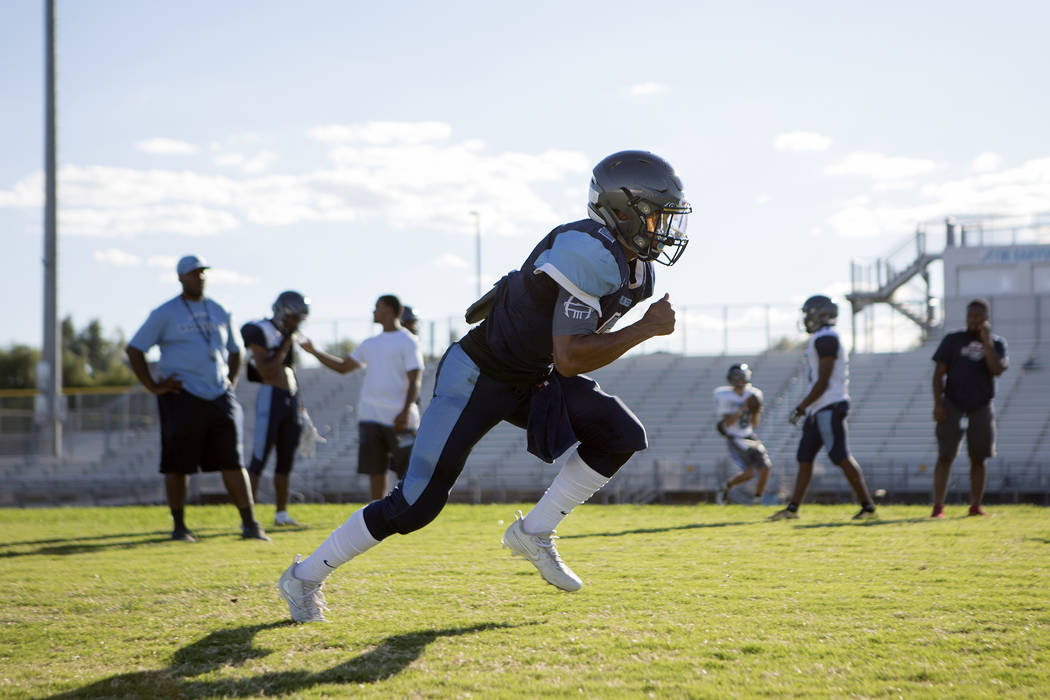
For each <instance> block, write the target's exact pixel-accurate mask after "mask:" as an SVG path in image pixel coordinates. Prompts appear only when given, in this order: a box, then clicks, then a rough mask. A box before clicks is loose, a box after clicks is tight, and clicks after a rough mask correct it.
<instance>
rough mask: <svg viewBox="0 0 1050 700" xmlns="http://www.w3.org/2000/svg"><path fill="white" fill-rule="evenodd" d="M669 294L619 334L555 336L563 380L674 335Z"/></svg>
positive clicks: (617, 332) (555, 363)
mask: <svg viewBox="0 0 1050 700" xmlns="http://www.w3.org/2000/svg"><path fill="white" fill-rule="evenodd" d="M670 299H671V295H670V294H664V296H663V298H662V299H660V300H659V301H657V302H654V303H653V304H651V305H650V306H649V308H648V309H646V311H645V315H644V316H642V318H640V319H639V320H638V321H636V322H634V323H632V324H631V325H629V326H626V327H624V328H622V329H620V330H618V331H612V332H610V333H591V334H586V335H556V336H554V367H555V369H557V370H558V374H560V375H562V376H563V377H573V376H576V375H577V374H582V373H583V372H590V371H592V370H596V369H598V368H599V367H604V366H605V365H607V364H610V363H611V362H613V361H614V360H616V359H617V358H618V357H620V356H621V355H623V354H624V353H625V352H627V351H628V350H630V349H631V348H633V347H635V346H636V345H640V344H641V343H644V342H645V341H647V340H649V339H650V338H653V337H655V336H658V335H670V334H671V333H672V332H674V309H673V308H671V301H670Z"/></svg>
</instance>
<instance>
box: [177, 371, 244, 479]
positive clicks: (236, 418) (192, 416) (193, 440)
mask: <svg viewBox="0 0 1050 700" xmlns="http://www.w3.org/2000/svg"><path fill="white" fill-rule="evenodd" d="M157 408H158V411H159V413H160V471H161V473H162V474H169V473H174V474H193V473H195V472H197V471H203V472H214V471H221V470H226V469H240V468H241V466H242V454H241V439H242V437H241V436H242V434H243V430H244V411H243V410H242V409H241V404H239V403H238V402H237V397H236V396H234V395H233V391H227V392H226V393H225V394H223V395H221V396H219V397H218V398H216V399H213V400H211V401H209V400H207V399H202V398H199V397H197V396H194V395H193V394H191V393H189V392H187V391H178V392H170V393H167V394H161V395H160V396H158V397H157Z"/></svg>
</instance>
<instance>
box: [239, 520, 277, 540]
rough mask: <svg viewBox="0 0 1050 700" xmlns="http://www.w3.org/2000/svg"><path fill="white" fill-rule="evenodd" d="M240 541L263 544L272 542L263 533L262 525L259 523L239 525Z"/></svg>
mask: <svg viewBox="0 0 1050 700" xmlns="http://www.w3.org/2000/svg"><path fill="white" fill-rule="evenodd" d="M241 539H242V540H262V541H263V542H272V541H273V540H271V539H270V536H269V535H267V534H266V532H264V531H263V529H262V525H260V524H259V523H252V524H251V525H241Z"/></svg>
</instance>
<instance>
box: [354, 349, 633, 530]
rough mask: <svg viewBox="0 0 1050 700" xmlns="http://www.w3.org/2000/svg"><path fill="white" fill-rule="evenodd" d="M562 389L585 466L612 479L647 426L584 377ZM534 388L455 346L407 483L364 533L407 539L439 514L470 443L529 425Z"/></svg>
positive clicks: (370, 512)
mask: <svg viewBox="0 0 1050 700" xmlns="http://www.w3.org/2000/svg"><path fill="white" fill-rule="evenodd" d="M561 383H562V392H563V395H564V400H565V404H566V408H567V409H568V415H569V421H570V423H571V424H572V430H573V432H574V433H575V434H576V437H577V439H578V440H579V441H580V445H579V453H580V457H581V458H582V459H583V461H584V462H585V463H586V464H587V465H588V466H589V467H590V468H591V469H594V470H595V471H596V472H598V473H600V474H602V475H604V476H608V477H611V476H612V475H613V474H615V473H616V471H617V470H618V469H619V468H620V467H621V466H623V464H624V463H625V462H626V461H627V460H628V459H629V458H630V457H631V455H632V454H634V453H635V452H637V451H638V450H643V449H645V447H646V445H647V443H646V436H645V428H644V427H643V426H642V424H641V422H640V421H639V420H638V418H637V417H636V416H635V415H634V414H633V413H632V412H631V410H630V409H629V408H627V406H625V405H624V403H623V402H622V401H620V399H618V398H617V397H615V396H611V395H609V394H606V393H605V392H604V391H602V390H601V389H600V388H599V387H598V384H597V382H595V381H594V380H593V379H591V378H589V377H586V376H582V375H580V376H576V377H570V378H562V379H561ZM530 397H531V391H529V390H527V389H521V388H515V387H512V386H509V385H506V384H503V383H501V382H498V381H496V380H494V379H492V378H491V377H488V376H487V375H485V374H482V373H481V371H480V370H479V369H478V367H477V365H476V364H474V361H473V360H471V359H470V357H468V356H467V354H466V353H465V352H464V351H463V350H462V349H461V348H460V347H459V345H458V344H456V345H453V346H452V347H451V348H449V350H448V352H446V353H445V357H444V358H443V359H442V360H441V365H440V367H439V368H438V373H437V379H436V382H435V386H434V397H433V399H431V402H430V405H429V406H428V407H427V410H426V412H425V413H424V414H423V418H422V420H421V421H420V425H419V432H418V433H417V435H416V442H415V445H414V446H413V448H412V456H411V458H410V459H409V463H408V472H407V473H406V474H405V478H404V479H402V480H401V482H400V483H399V484H398V485H397V486H396V487H395V488H394V490H393V491H392V492H391V493H390V494H389V495H388V496H386V497H385V498H383V499H380V500H378V501H374V502H373V503H370V504H369V505H368V506H366V507H365V511H364V518H365V524H366V525H367V526H368V530H369V532H370V533H371V534H372V536H373V537H374V538H376V539H377V540H382V539H385V538H387V537H389V536H390V535H392V534H394V533H395V532H399V533H401V534H407V533H409V532H413V531H415V530H418V529H420V528H422V527H423V526H425V525H427V524H428V523H430V522H431V521H432V520H433V519H434V518H436V517H437V516H438V513H440V512H441V509H442V508H444V507H445V503H446V502H447V501H448V494H449V492H450V491H451V490H452V487H453V485H454V484H455V483H456V479H457V478H459V475H460V472H462V471H463V465H464V464H465V463H466V461H467V456H468V455H469V454H470V451H471V450H472V449H473V448H474V445H476V444H477V443H478V441H479V440H480V439H481V438H482V437H484V435H485V434H486V433H487V432H488V431H490V430H492V428H494V427H495V426H496V425H497V424H498V423H499V422H500V421H504V420H505V421H507V422H509V423H512V424H513V425H516V426H518V427H521V428H524V427H526V424H527V420H528V414H529V401H530Z"/></svg>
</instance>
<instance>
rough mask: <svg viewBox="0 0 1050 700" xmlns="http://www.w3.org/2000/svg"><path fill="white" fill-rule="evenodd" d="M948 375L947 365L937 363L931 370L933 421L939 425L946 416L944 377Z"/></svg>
mask: <svg viewBox="0 0 1050 700" xmlns="http://www.w3.org/2000/svg"><path fill="white" fill-rule="evenodd" d="M947 373H948V365H946V364H944V363H943V362H938V363H937V366H936V367H935V368H934V370H933V420H934V421H935V422H937V423H940V422H941V421H943V420H944V418H945V416H947V415H948V412H947V410H946V409H945V408H944V376H945V375H946V374H947Z"/></svg>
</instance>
